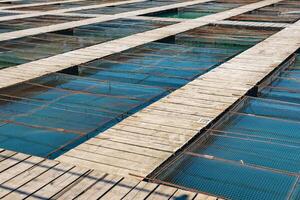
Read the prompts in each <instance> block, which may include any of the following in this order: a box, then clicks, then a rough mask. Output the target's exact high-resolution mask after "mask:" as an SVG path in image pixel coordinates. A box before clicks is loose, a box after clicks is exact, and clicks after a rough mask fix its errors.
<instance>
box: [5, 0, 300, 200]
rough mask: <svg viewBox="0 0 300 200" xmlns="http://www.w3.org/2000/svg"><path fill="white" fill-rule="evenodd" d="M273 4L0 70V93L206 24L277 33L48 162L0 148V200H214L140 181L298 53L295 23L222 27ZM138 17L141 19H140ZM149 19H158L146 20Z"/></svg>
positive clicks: (42, 30) (255, 5) (70, 24)
mask: <svg viewBox="0 0 300 200" xmlns="http://www.w3.org/2000/svg"><path fill="white" fill-rule="evenodd" d="M71 1H73V2H75V1H79V0H70V1H64V3H65V2H71ZM142 1H143V0H129V1H122V2H114V3H104V4H101V5H92V6H81V7H77V8H70V9H60V10H54V11H47V12H32V13H25V14H20V15H15V16H5V17H0V21H5V20H13V19H18V18H19V17H20V18H22V15H23V17H30V16H41V15H47V14H49V13H52V14H60V15H64V14H65V12H70V11H76V10H77V11H78V10H83V9H90V8H100V7H105V6H111V5H121V4H127V3H132V2H142ZM209 1H211V0H194V1H186V2H183V3H173V4H170V5H167V6H160V7H155V8H148V9H141V10H137V11H131V12H125V13H120V14H115V15H99V16H96V17H94V18H90V19H84V20H80V21H76V22H67V23H62V24H55V25H51V26H46V27H39V28H31V29H26V30H20V31H14V32H10V33H1V34H0V41H6V40H11V39H16V38H20V37H25V36H29V35H36V34H40V33H46V32H52V31H57V30H64V29H69V28H74V27H78V26H82V25H87V24H94V23H99V22H102V21H108V20H113V19H119V18H139V16H138V15H141V14H146V13H151V12H157V11H163V10H167V9H172V8H178V7H182V6H188V5H194V4H198V3H201V2H209ZM280 1H281V0H264V1H260V2H257V3H252V4H248V5H245V6H241V7H238V8H234V9H231V10H228V11H224V12H220V13H216V14H212V15H209V16H204V17H200V18H197V19H190V20H173V21H176V22H178V23H176V24H173V25H170V26H165V27H162V28H158V29H154V30H150V31H146V32H143V33H138V34H134V35H130V36H128V37H124V38H120V39H117V40H113V41H108V42H105V43H102V44H98V45H94V46H90V47H86V48H82V49H77V50H74V51H70V52H67V53H63V54H59V55H55V56H52V57H48V58H45V59H40V60H36V61H33V62H28V63H25V64H22V65H18V66H14V67H9V68H6V69H2V70H0V77H1V82H0V88H5V87H9V86H11V85H15V84H19V83H22V82H25V81H28V80H31V79H34V78H37V77H40V76H44V75H47V74H50V73H53V72H57V71H61V70H63V69H66V68H69V67H72V66H76V65H79V64H83V63H86V62H89V61H91V60H95V59H99V58H103V57H105V56H108V55H111V54H114V53H118V52H121V51H124V50H127V49H130V48H134V47H136V46H139V45H143V44H146V43H149V42H152V41H156V40H159V39H162V38H165V37H168V36H172V35H175V34H178V33H182V32H184V31H188V30H191V29H194V28H197V27H200V26H204V25H207V24H210V23H215V24H227V25H237V26H238V25H243V26H261V27H276V28H284V29H283V30H282V31H280V32H278V33H277V34H275V35H273V36H271V37H269V38H268V39H266V40H264V41H263V42H261V43H259V44H257V45H255V46H254V47H252V48H250V49H248V50H247V51H245V52H243V53H242V54H240V55H238V56H236V57H235V58H233V59H231V60H229V61H228V62H226V63H224V64H222V65H220V66H219V67H217V68H216V69H214V70H212V71H210V72H208V73H206V74H204V75H202V76H201V77H199V78H197V79H196V80H194V81H192V82H190V83H189V84H187V85H185V86H184V87H182V88H180V89H178V90H176V91H175V92H173V93H171V94H170V95H168V96H167V97H165V98H162V99H161V100H159V101H157V102H155V103H153V104H151V105H150V106H148V107H147V108H145V109H143V110H141V111H140V112H138V113H136V114H134V115H132V116H130V117H128V118H126V119H125V120H123V121H122V122H120V123H118V124H117V125H115V126H113V127H112V128H110V129H108V130H107V131H105V132H103V133H101V134H100V135H98V136H96V137H95V138H92V139H90V140H88V141H86V142H85V143H83V144H81V145H79V146H77V147H76V148H74V149H72V150H70V151H69V152H67V153H65V154H64V155H62V156H60V157H59V158H57V159H56V160H54V161H53V160H46V159H43V158H38V157H34V156H29V155H25V154H21V153H16V152H11V151H7V150H3V149H0V163H1V164H0V182H1V184H0V198H1V197H3V198H4V199H22V198H29V199H41V198H44V199H47V198H55V199H72V198H75V197H76V198H78V199H97V198H100V197H101V198H103V199H121V198H124V199H145V198H146V199H176V198H179V197H185V196H186V197H188V198H186V199H196V200H197V199H198V200H200V199H216V198H215V197H209V196H206V195H203V194H196V193H192V192H190V191H184V190H181V189H177V188H173V187H168V186H164V185H157V184H154V183H148V182H145V181H143V180H142V178H144V177H146V176H147V175H149V174H150V173H151V172H152V171H153V170H155V169H156V168H157V167H159V166H160V165H161V164H162V163H163V162H165V161H166V160H167V159H168V158H170V157H171V156H172V155H174V153H175V152H176V151H178V150H179V149H180V148H182V147H183V145H185V144H186V143H187V142H188V141H189V140H191V138H193V137H195V136H196V135H197V134H198V133H199V131H201V130H202V129H204V128H205V127H206V126H207V125H208V124H210V123H211V122H212V121H213V120H214V119H215V118H217V117H218V116H220V115H221V114H222V113H224V111H226V109H228V108H229V107H230V106H231V105H232V104H234V103H235V102H236V101H237V100H238V99H240V98H241V97H243V95H244V94H246V93H247V92H248V91H249V90H250V89H251V88H252V87H253V86H254V85H255V84H256V83H257V82H259V81H260V80H261V79H263V78H264V77H265V76H266V75H268V74H269V73H270V72H271V71H272V70H274V68H276V67H277V66H278V65H279V64H280V63H281V62H282V61H283V60H285V59H286V58H287V57H288V56H289V55H290V54H292V53H293V52H294V51H295V50H297V49H298V48H299V46H300V37H299V35H300V22H296V23H294V24H291V25H288V24H281V23H280V24H279V23H278V24H274V23H257V22H253V23H252V22H235V21H228V20H226V19H228V18H230V17H233V16H236V15H239V14H243V13H246V12H248V11H252V10H255V9H258V8H261V7H264V6H268V5H271V4H274V3H277V2H280ZM49 3H52V1H51V2H49ZM56 3H57V2H56ZM41 4H43V3H41ZM43 5H45V3H44V4H43ZM0 9H3V8H0ZM66 15H67V14H66ZM70 15H72V13H71V14H70ZM10 17H11V18H10ZM14 17H15V18H14ZM140 18H144V19H145V17H140ZM152 20H160V19H155V18H152ZM170 21H171V20H170Z"/></svg>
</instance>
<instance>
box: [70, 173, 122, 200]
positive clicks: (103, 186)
mask: <svg viewBox="0 0 300 200" xmlns="http://www.w3.org/2000/svg"><path fill="white" fill-rule="evenodd" d="M121 180H122V178H121V177H119V176H115V175H108V176H106V177H104V178H103V179H101V180H99V181H98V182H97V183H96V184H94V185H93V186H92V187H90V188H89V189H88V190H87V191H85V192H84V193H83V194H81V195H80V196H78V197H77V198H76V199H78V200H86V199H98V198H99V197H101V196H103V195H104V194H105V193H106V192H108V191H109V190H110V189H111V188H113V186H115V185H116V184H118V182H120V181H121Z"/></svg>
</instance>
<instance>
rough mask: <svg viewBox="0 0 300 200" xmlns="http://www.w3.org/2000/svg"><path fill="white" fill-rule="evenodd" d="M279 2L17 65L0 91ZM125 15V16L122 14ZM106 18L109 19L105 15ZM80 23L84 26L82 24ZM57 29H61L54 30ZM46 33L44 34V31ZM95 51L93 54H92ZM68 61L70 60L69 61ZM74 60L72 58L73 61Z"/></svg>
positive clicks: (1, 73) (5, 74)
mask: <svg viewBox="0 0 300 200" xmlns="http://www.w3.org/2000/svg"><path fill="white" fill-rule="evenodd" d="M200 1H202V0H200ZM279 1H280V0H265V1H261V2H257V3H253V4H248V5H245V6H241V7H238V8H234V9H231V10H228V11H224V12H220V13H216V14H212V15H208V16H204V17H200V18H197V19H191V20H186V21H183V22H180V23H176V24H173V25H169V26H165V27H162V28H158V29H154V30H150V31H146V32H142V33H138V34H134V35H130V36H127V37H124V38H120V39H116V40H113V41H108V42H104V43H101V44H98V45H93V46H90V47H86V48H82V49H78V50H74V51H70V52H67V53H63V54H59V55H56V56H52V57H48V58H45V59H40V60H37V61H33V62H28V63H25V64H22V65H18V66H15V67H9V68H6V69H3V70H0V77H1V78H2V79H3V82H1V83H0V88H2V87H7V86H10V85H14V84H18V83H21V82H24V81H27V80H31V79H34V78H37V77H40V76H43V75H46V74H50V73H53V72H57V71H61V70H63V69H66V68H69V67H72V66H76V65H79V64H82V63H86V62H89V61H91V60H95V59H99V58H102V57H105V56H108V55H111V54H114V53H118V52H121V51H124V50H127V49H130V48H133V47H136V46H139V45H143V44H146V43H149V42H153V41H156V40H159V39H162V38H165V37H168V36H172V35H175V34H178V33H181V32H184V31H188V30H191V29H194V28H197V27H200V26H204V25H207V24H210V23H214V22H217V21H221V20H224V19H227V18H230V17H232V16H235V15H238V14H242V13H245V12H248V11H251V10H255V9H257V8H260V7H264V6H266V5H270V4H273V3H276V2H279ZM126 16H127V15H126ZM108 17H110V16H108ZM89 20H95V21H98V19H97V18H93V19H89ZM72 23H73V22H70V24H69V26H66V25H64V26H63V25H62V24H60V25H54V26H56V28H55V29H53V27H52V26H48V27H51V28H49V30H48V31H50V30H51V31H53V30H61V29H66V28H72V27H74V26H77V25H78V24H77V23H76V22H74V23H75V24H76V25H74V24H72ZM64 24H65V23H64ZM83 24H86V23H85V22H84V23H83ZM57 26H61V27H59V28H58V27H57ZM28 30H29V29H27V30H24V32H27V33H26V34H28V35H32V34H33V33H30V31H28ZM46 32H47V31H46ZM7 34H8V35H6V33H3V34H0V41H3V40H8V39H13V38H19V37H20V36H19V35H17V34H15V35H10V33H7ZM95 52H97V53H95ZM70 58H72V60H70ZM75 58H76V59H75Z"/></svg>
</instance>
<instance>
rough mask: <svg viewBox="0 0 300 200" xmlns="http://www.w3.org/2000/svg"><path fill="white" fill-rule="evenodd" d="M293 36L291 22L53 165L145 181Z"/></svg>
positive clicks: (283, 54) (278, 56)
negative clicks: (67, 165)
mask: <svg viewBox="0 0 300 200" xmlns="http://www.w3.org/2000/svg"><path fill="white" fill-rule="evenodd" d="M299 34H300V22H297V23H295V24H293V25H291V26H289V27H288V28H285V29H283V30H282V31H280V32H278V33H276V34H274V35H273V36H271V37H269V38H268V39H266V40H264V41H263V42H261V43H259V44H257V45H255V46H254V47H252V48H250V49H248V50H247V51H245V52H243V53H242V54H240V55H238V56H236V57H235V58H233V59H231V60H229V61H228V62H226V63H224V64H222V65H220V66H219V67H217V68H215V69H213V70H211V71H210V72H208V73H206V74H204V75H202V76H200V77H199V78H197V79H196V80H194V81H192V82H190V83H189V84H187V85H186V86H184V87H182V88H180V89H178V90H176V91H174V92H173V93H171V94H170V95H169V96H167V97H165V98H163V99H161V100H159V101H157V102H155V103H153V104H151V105H150V106H148V107H147V108H145V109H143V110H141V111H140V112H138V113H136V114H134V115H132V116H130V117H128V118H126V119H124V120H123V121H122V122H120V123H118V124H116V125H115V126H113V127H112V128H110V129H108V130H107V131H105V132H103V133H101V134H99V135H98V136H96V137H95V138H92V139H90V140H88V141H87V142H85V143H83V144H81V145H79V146H78V147H76V148H74V149H72V150H70V151H69V152H67V153H65V154H64V155H62V156H60V157H59V158H58V159H57V160H60V161H62V162H68V163H73V164H79V165H85V166H91V167H93V168H95V169H105V171H108V172H110V173H118V174H122V175H123V176H126V175H127V176H128V175H133V176H141V177H145V176H147V175H148V174H149V173H151V172H152V171H153V170H154V169H156V168H157V167H158V166H160V164H162V163H163V162H164V161H165V160H166V159H167V158H169V157H170V156H172V155H173V154H174V153H175V152H176V151H178V150H179V149H180V148H181V147H182V146H183V145H184V144H186V142H188V141H189V140H190V139H191V138H192V137H194V136H195V135H197V133H198V132H199V130H201V129H203V128H205V127H206V126H207V125H208V124H209V123H210V122H211V121H212V120H214V119H215V118H216V117H218V116H219V115H220V114H222V113H223V112H224V111H225V110H226V109H227V108H229V107H230V106H231V105H232V104H234V103H235V102H236V101H237V100H238V99H240V98H241V97H243V96H244V95H245V94H246V93H247V92H248V91H249V90H250V89H251V88H252V87H253V86H255V85H256V84H257V83H258V82H259V81H260V80H262V79H263V78H264V77H265V76H266V75H268V74H269V73H270V72H271V71H272V70H273V69H274V68H276V67H277V66H278V65H279V64H280V63H281V62H282V61H284V60H285V59H286V58H287V57H288V56H289V55H291V54H292V53H293V52H294V51H296V50H297V49H298V48H299V47H300V37H299ZM125 150H127V151H126V152H125ZM112 155H113V156H114V157H112ZM125 158H126V159H125Z"/></svg>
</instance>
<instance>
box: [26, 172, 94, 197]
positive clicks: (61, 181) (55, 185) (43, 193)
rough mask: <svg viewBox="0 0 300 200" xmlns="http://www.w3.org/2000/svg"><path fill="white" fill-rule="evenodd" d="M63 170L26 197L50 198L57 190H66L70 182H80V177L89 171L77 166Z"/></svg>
mask: <svg viewBox="0 0 300 200" xmlns="http://www.w3.org/2000/svg"><path fill="white" fill-rule="evenodd" d="M64 171H66V172H65V173H64V174H63V175H62V176H60V177H58V178H57V179H55V180H54V181H51V182H48V183H47V185H46V186H45V187H43V188H41V189H40V190H38V191H37V192H35V193H32V194H30V196H29V197H27V199H52V198H53V197H54V196H56V195H57V194H58V193H59V192H64V190H67V189H68V187H70V186H72V184H74V185H75V184H80V183H79V182H80V180H81V177H82V176H83V175H84V174H86V173H87V172H89V170H88V169H85V168H78V167H75V168H72V169H71V170H70V171H68V169H67V168H66V169H65V170H64ZM45 175H46V174H45ZM41 184H42V183H41ZM21 189H22V188H21ZM26 191H27V190H26Z"/></svg>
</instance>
